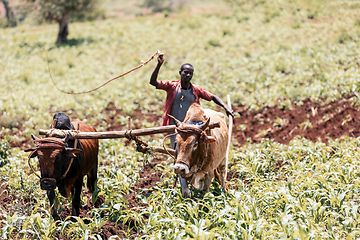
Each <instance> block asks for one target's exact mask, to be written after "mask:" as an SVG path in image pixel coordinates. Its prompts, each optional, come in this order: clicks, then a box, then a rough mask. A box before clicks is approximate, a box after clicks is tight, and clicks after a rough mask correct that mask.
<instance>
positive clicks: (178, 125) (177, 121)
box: [168, 114, 182, 127]
mask: <svg viewBox="0 0 360 240" xmlns="http://www.w3.org/2000/svg"><path fill="white" fill-rule="evenodd" d="M168 117H169V118H171V119H172V120H173V121H174V123H175V126H177V127H180V126H181V124H182V122H180V121H179V120H177V119H176V118H175V117H173V116H171V115H170V114H168Z"/></svg>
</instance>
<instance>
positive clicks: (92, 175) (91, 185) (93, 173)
mask: <svg viewBox="0 0 360 240" xmlns="http://www.w3.org/2000/svg"><path fill="white" fill-rule="evenodd" d="M97 169H98V165H97V163H96V165H95V166H94V167H93V168H92V169H91V170H90V172H89V173H88V174H87V185H88V189H89V191H90V192H91V193H93V192H94V191H95V187H96V186H95V183H96V179H97Z"/></svg>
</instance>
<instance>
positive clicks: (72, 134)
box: [39, 122, 220, 156]
mask: <svg viewBox="0 0 360 240" xmlns="http://www.w3.org/2000/svg"><path fill="white" fill-rule="evenodd" d="M217 127H220V123H218V122H217V123H210V124H209V128H210V129H213V128H217ZM169 132H175V125H170V126H162V127H154V128H145V129H132V130H125V131H109V132H80V131H77V130H61V129H56V128H52V129H50V130H44V129H40V130H39V134H40V135H45V136H47V137H61V138H64V137H65V136H66V135H67V134H69V139H110V138H127V137H129V136H133V137H138V136H146V135H152V134H158V133H169ZM149 148H150V149H151V150H153V151H154V152H159V153H165V154H171V155H173V156H174V155H175V150H174V149H171V148H163V147H149Z"/></svg>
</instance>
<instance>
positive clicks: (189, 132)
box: [169, 115, 215, 178]
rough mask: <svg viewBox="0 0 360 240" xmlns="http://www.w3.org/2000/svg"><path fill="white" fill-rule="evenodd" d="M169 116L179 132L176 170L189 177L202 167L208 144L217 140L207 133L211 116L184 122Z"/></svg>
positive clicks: (184, 176)
mask: <svg viewBox="0 0 360 240" xmlns="http://www.w3.org/2000/svg"><path fill="white" fill-rule="evenodd" d="M169 117H170V118H171V119H173V121H174V122H175V125H176V132H177V136H176V149H175V151H176V154H175V155H176V162H175V165H174V170H175V173H176V174H179V175H180V176H181V177H183V178H188V177H190V176H191V175H192V174H193V173H194V172H196V171H197V170H199V169H200V168H201V167H202V161H203V160H204V157H205V150H206V149H205V148H206V144H207V143H211V142H214V141H215V139H214V138H213V137H211V136H208V135H207V134H206V129H207V127H208V126H209V123H210V118H208V119H207V120H206V122H187V123H183V122H180V121H179V120H177V119H176V118H174V117H173V116H170V115H169Z"/></svg>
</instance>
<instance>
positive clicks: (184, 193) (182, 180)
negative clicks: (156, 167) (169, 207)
mask: <svg viewBox="0 0 360 240" xmlns="http://www.w3.org/2000/svg"><path fill="white" fill-rule="evenodd" d="M178 176H179V180H180V185H181V193H182V196H183V198H190V197H191V194H190V189H189V187H188V184H187V182H186V180H185V178H182V177H181V176H180V175H178Z"/></svg>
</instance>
